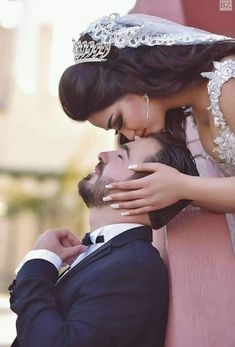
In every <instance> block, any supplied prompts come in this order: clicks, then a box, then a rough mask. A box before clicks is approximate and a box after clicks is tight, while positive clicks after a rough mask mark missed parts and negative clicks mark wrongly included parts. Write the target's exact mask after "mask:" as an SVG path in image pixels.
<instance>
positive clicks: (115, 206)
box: [110, 204, 120, 208]
mask: <svg viewBox="0 0 235 347" xmlns="http://www.w3.org/2000/svg"><path fill="white" fill-rule="evenodd" d="M110 206H111V207H112V208H119V207H120V206H119V204H112V205H110Z"/></svg>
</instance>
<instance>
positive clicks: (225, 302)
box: [155, 60, 235, 347]
mask: <svg viewBox="0 0 235 347" xmlns="http://www.w3.org/2000/svg"><path fill="white" fill-rule="evenodd" d="M231 62H232V63H231ZM203 76H204V77H207V78H209V83H208V92H209V96H210V100H211V113H212V116H213V117H214V121H215V126H217V127H219V130H220V134H219V137H218V138H216V139H215V140H214V141H215V144H216V149H215V150H216V151H218V152H219V155H220V157H221V159H223V160H224V161H225V162H226V164H223V166H221V165H218V163H215V162H214V161H212V160H211V159H209V158H208V156H206V155H205V153H204V152H203V149H202V148H201V147H200V143H199V141H197V139H196V138H195V136H196V132H195V131H194V133H192V129H189V132H191V136H190V138H191V141H190V149H191V150H192V152H193V153H194V155H195V156H196V158H197V159H196V160H197V165H198V169H199V171H200V174H201V176H210V175H211V176H234V175H235V135H234V133H233V132H232V131H231V129H230V128H229V127H228V125H227V123H226V121H225V120H224V118H223V114H222V112H221V110H220V109H219V101H218V100H219V96H220V92H221V86H222V85H223V83H224V82H226V81H227V80H228V79H229V78H231V77H235V61H230V60H226V61H225V62H223V63H215V71H213V72H210V73H204V74H203ZM234 235H235V215H234V214H233V215H232V214H227V215H225V214H217V213H210V212H208V211H206V210H202V209H200V208H191V209H187V210H185V211H183V212H182V213H181V214H179V215H178V216H177V217H176V218H174V220H172V221H171V223H170V224H169V225H168V226H167V227H166V228H165V229H164V228H163V229H162V230H161V231H160V232H156V233H155V238H156V239H155V243H156V245H157V247H158V248H160V250H161V253H162V256H163V258H164V259H165V262H166V263H167V266H168V269H169V276H170V306H169V320H168V328H167V336H166V343H165V347H234V346H235V328H234V322H235V256H234V249H233V247H234V248H235V237H234Z"/></svg>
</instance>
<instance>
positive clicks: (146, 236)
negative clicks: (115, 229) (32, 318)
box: [56, 226, 152, 287]
mask: <svg viewBox="0 0 235 347" xmlns="http://www.w3.org/2000/svg"><path fill="white" fill-rule="evenodd" d="M133 240H146V241H149V242H152V229H151V228H150V227H148V226H143V227H137V228H133V229H129V230H127V231H125V232H123V233H121V234H119V235H117V236H115V237H114V238H112V239H111V240H110V241H108V242H106V243H105V244H104V245H103V246H101V247H99V248H98V249H97V250H96V251H94V252H92V253H91V254H89V255H88V256H87V257H86V258H84V259H83V260H82V261H81V262H80V263H78V264H77V265H75V266H74V267H73V268H72V269H71V270H69V271H68V273H67V274H65V275H64V276H63V277H62V278H61V279H60V280H59V281H58V282H57V283H56V286H57V287H58V286H61V285H62V284H63V283H64V282H66V281H67V280H68V279H70V278H71V277H72V276H73V275H75V274H76V273H77V272H78V271H80V270H81V269H83V268H84V267H85V266H87V265H88V264H90V263H92V262H94V261H97V260H98V259H100V258H102V257H104V256H106V255H108V254H110V253H111V252H112V249H113V248H115V247H122V246H123V245H124V244H126V243H128V242H131V241H133Z"/></svg>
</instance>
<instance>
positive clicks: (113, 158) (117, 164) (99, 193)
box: [79, 138, 161, 207]
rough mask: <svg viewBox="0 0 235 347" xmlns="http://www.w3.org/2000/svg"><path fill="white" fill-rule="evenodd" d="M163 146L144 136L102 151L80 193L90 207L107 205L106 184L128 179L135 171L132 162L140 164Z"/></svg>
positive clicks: (82, 183)
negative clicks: (131, 165) (116, 148)
mask: <svg viewBox="0 0 235 347" xmlns="http://www.w3.org/2000/svg"><path fill="white" fill-rule="evenodd" d="M160 148H161V146H160V144H158V142H157V141H156V140H155V139H152V138H143V139H139V140H136V141H133V142H130V143H128V144H125V145H123V146H121V147H120V148H119V149H118V150H116V151H109V152H101V153H100V154H99V156H98V158H99V163H98V164H97V165H96V167H95V170H94V172H92V173H91V174H89V175H88V176H87V177H86V178H84V179H83V180H82V181H81V182H80V183H79V194H80V195H81V197H82V198H83V200H84V202H85V203H86V204H87V206H88V207H99V206H103V205H105V203H104V202H103V197H104V196H105V195H106V194H107V191H106V189H105V185H106V184H109V183H111V182H114V181H123V180H128V179H130V178H131V177H132V176H133V171H132V170H129V169H128V166H129V165H130V164H140V163H143V162H144V161H145V159H146V158H147V157H149V156H152V155H154V154H155V153H156V152H157V151H158V150H160Z"/></svg>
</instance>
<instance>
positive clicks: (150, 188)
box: [103, 163, 187, 216]
mask: <svg viewBox="0 0 235 347" xmlns="http://www.w3.org/2000/svg"><path fill="white" fill-rule="evenodd" d="M129 168H130V169H132V170H134V171H135V172H149V173H151V174H150V175H148V176H146V177H143V178H138V179H134V180H129V181H123V182H113V183H111V184H109V185H107V186H106V188H107V189H112V190H113V189H114V190H125V192H119V193H113V194H110V195H108V196H106V197H104V198H103V200H104V201H110V204H111V207H112V208H115V209H122V210H123V209H126V210H127V211H126V212H124V215H129V216H130V215H137V214H142V213H146V212H150V211H153V210H157V209H161V208H163V207H166V206H169V205H171V204H173V203H175V202H176V201H178V200H181V199H185V196H184V181H185V177H187V176H186V175H184V174H182V173H180V172H179V171H177V170H176V169H174V168H172V167H170V166H167V165H164V164H160V163H144V164H139V165H136V164H134V165H130V166H129ZM117 202H118V203H117ZM122 214H123V213H122Z"/></svg>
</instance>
